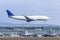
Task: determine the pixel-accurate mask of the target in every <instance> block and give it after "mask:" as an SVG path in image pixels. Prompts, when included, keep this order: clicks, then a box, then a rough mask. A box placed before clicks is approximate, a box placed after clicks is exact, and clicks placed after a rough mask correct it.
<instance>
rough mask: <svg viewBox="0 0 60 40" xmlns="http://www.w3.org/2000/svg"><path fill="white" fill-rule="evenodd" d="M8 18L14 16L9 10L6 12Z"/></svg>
mask: <svg viewBox="0 0 60 40" xmlns="http://www.w3.org/2000/svg"><path fill="white" fill-rule="evenodd" d="M6 12H7V14H8V16H14V14H12V13H11V12H10V11H9V10H6Z"/></svg>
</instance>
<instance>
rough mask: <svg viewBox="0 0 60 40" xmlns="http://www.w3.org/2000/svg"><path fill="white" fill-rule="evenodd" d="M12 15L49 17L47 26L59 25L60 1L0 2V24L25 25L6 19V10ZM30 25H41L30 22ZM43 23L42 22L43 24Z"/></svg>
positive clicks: (0, 0)
mask: <svg viewBox="0 0 60 40" xmlns="http://www.w3.org/2000/svg"><path fill="white" fill-rule="evenodd" d="M7 9H8V10H10V11H11V12H12V13H13V14H14V15H20V16H21V15H26V16H28V15H45V16H48V17H50V19H49V20H48V21H47V22H46V23H47V24H57V25H60V0H0V22H8V23H16V24H19V23H27V22H25V21H20V20H16V19H11V18H8V16H7V13H6V10H7ZM30 23H42V22H40V21H32V22H30ZM43 23H44V22H43Z"/></svg>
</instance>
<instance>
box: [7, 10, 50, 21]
mask: <svg viewBox="0 0 60 40" xmlns="http://www.w3.org/2000/svg"><path fill="white" fill-rule="evenodd" d="M6 12H7V14H8V17H9V18H14V19H18V20H25V21H26V22H31V21H45V22H46V21H47V20H48V19H49V17H47V16H25V15H23V16H15V15H14V14H12V13H11V12H10V11H9V10H6Z"/></svg>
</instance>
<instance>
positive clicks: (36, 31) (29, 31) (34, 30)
mask: <svg viewBox="0 0 60 40" xmlns="http://www.w3.org/2000/svg"><path fill="white" fill-rule="evenodd" d="M54 33H55V34H60V27H59V26H54V25H42V26H35V27H34V26H25V27H22V26H9V27H8V26H0V36H1V35H4V36H12V35H15V36H16V35H19V36H22V35H23V36H24V35H44V34H54ZM15 36H14V37H15ZM12 37H13V36H12Z"/></svg>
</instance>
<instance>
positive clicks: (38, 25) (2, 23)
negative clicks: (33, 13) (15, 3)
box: [0, 22, 59, 27]
mask: <svg viewBox="0 0 60 40" xmlns="http://www.w3.org/2000/svg"><path fill="white" fill-rule="evenodd" d="M0 26H15V27H16V26H17V27H51V26H52V27H59V26H58V25H51V24H33V23H32V24H31V23H29V24H28V23H20V24H12V23H6V22H0Z"/></svg>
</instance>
